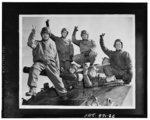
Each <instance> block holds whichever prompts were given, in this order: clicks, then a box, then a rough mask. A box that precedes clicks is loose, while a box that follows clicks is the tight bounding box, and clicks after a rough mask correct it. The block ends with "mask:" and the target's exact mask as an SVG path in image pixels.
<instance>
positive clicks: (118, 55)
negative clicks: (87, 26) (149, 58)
mask: <svg viewBox="0 0 150 120" xmlns="http://www.w3.org/2000/svg"><path fill="white" fill-rule="evenodd" d="M100 45H101V48H102V50H103V51H104V53H105V54H106V55H107V56H108V57H109V58H110V65H111V66H112V67H113V68H115V69H116V70H119V71H128V70H131V68H132V64H131V58H130V55H129V53H128V52H126V51H122V50H120V51H112V50H109V49H107V48H106V47H105V45H104V40H103V38H101V39H100Z"/></svg>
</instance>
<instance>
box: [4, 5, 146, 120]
mask: <svg viewBox="0 0 150 120" xmlns="http://www.w3.org/2000/svg"><path fill="white" fill-rule="evenodd" d="M19 14H134V15H135V21H136V26H135V29H136V42H135V43H136V80H135V81H136V109H135V110H131V109H121V110H117V109H115V110H113V109H111V110H108V109H107V110H105V109H95V110H94V109H92V110H89V109H62V110H60V109H19ZM2 50H3V53H2V59H3V63H2V64H3V68H2V87H3V88H2V92H3V95H2V97H3V98H2V105H3V106H2V117H3V118H22V117H24V118H34V117H38V118H39V117H40V118H49V117H50V118H56V117H57V118H62V117H65V118H66V117H73V118H81V117H84V115H85V114H88V113H96V114H107V115H108V114H115V117H147V3H6V2H5V3H2Z"/></svg>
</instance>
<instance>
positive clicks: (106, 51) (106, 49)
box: [100, 33, 113, 56]
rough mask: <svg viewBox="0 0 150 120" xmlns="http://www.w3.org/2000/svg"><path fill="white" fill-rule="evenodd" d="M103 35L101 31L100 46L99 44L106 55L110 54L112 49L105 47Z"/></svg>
mask: <svg viewBox="0 0 150 120" xmlns="http://www.w3.org/2000/svg"><path fill="white" fill-rule="evenodd" d="M104 35H105V33H102V34H101V35H100V46H101V48H102V50H103V52H104V53H105V54H106V55H108V56H110V54H111V53H112V52H113V51H112V50H109V49H108V48H106V47H105V45H104V39H103V37H104Z"/></svg>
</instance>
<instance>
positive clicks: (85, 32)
mask: <svg viewBox="0 0 150 120" xmlns="http://www.w3.org/2000/svg"><path fill="white" fill-rule="evenodd" d="M83 34H87V35H89V33H88V32H87V31H86V30H82V31H81V36H82V35H83Z"/></svg>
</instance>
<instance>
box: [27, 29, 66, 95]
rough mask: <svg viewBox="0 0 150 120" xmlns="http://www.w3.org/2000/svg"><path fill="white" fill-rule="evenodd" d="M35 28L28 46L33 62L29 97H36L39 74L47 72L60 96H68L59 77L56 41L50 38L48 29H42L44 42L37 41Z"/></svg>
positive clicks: (29, 82) (30, 73)
mask: <svg viewBox="0 0 150 120" xmlns="http://www.w3.org/2000/svg"><path fill="white" fill-rule="evenodd" d="M35 32H36V31H35V28H34V27H33V29H32V32H31V33H30V35H29V38H28V46H29V47H31V48H32V50H33V51H32V53H33V62H34V64H33V65H32V67H31V69H30V72H29V78H28V86H29V88H30V91H29V92H27V93H26V95H27V96H35V95H36V87H37V81H38V77H39V74H40V72H41V71H42V70H45V71H46V73H47V76H48V78H49V79H50V80H51V81H52V83H53V85H54V87H55V89H56V90H57V93H58V95H59V96H62V97H63V96H66V94H67V91H66V89H65V87H64V84H63V82H62V79H61V78H60V77H59V75H60V71H59V58H58V54H57V50H56V45H55V43H54V41H52V40H51V39H50V38H49V34H50V33H49V31H48V28H47V27H44V28H42V31H41V37H42V40H40V41H38V40H35V39H34V38H35Z"/></svg>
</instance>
